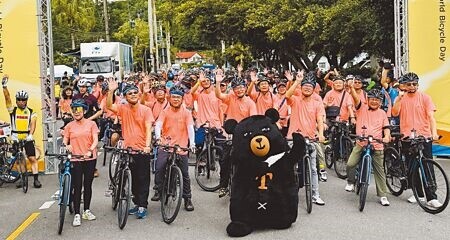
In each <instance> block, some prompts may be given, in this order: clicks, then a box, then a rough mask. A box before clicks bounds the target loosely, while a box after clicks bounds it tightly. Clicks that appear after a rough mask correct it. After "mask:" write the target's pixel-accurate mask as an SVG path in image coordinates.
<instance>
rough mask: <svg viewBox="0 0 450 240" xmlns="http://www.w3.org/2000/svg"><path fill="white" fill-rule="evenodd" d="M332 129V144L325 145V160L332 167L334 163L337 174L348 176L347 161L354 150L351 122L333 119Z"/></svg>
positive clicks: (340, 176)
mask: <svg viewBox="0 0 450 240" xmlns="http://www.w3.org/2000/svg"><path fill="white" fill-rule="evenodd" d="M331 124H332V130H331V131H330V133H329V138H328V139H330V143H331V145H330V144H328V145H325V151H324V152H325V162H326V165H327V167H328V168H330V169H331V167H333V165H334V171H335V172H336V175H337V176H338V177H339V178H341V179H345V178H347V161H348V157H349V156H350V153H351V152H352V149H353V146H354V143H353V141H352V139H351V138H350V137H349V134H350V127H351V125H350V123H348V122H339V121H335V120H331Z"/></svg>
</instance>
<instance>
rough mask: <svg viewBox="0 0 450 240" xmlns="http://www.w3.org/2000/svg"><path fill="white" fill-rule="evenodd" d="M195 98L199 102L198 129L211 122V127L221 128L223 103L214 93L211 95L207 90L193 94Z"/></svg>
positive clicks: (211, 92)
mask: <svg viewBox="0 0 450 240" xmlns="http://www.w3.org/2000/svg"><path fill="white" fill-rule="evenodd" d="M212 90H213V89H212ZM193 97H194V100H196V101H197V106H198V111H197V125H198V126H197V127H199V126H200V125H202V124H204V123H205V122H206V121H209V124H210V127H216V128H221V127H222V121H221V116H220V115H221V114H222V111H221V109H220V105H221V101H220V100H219V99H218V98H217V97H216V95H215V94H214V91H210V92H209V93H207V92H206V90H201V91H197V92H196V93H194V94H193Z"/></svg>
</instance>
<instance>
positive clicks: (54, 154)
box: [45, 152, 85, 159]
mask: <svg viewBox="0 0 450 240" xmlns="http://www.w3.org/2000/svg"><path fill="white" fill-rule="evenodd" d="M45 156H48V157H67V158H76V159H85V157H84V155H75V154H71V153H48V152H45Z"/></svg>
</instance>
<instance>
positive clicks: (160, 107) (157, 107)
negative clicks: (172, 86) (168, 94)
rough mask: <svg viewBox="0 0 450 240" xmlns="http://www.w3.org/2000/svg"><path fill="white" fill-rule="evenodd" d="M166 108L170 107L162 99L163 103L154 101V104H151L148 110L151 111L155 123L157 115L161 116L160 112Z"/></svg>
mask: <svg viewBox="0 0 450 240" xmlns="http://www.w3.org/2000/svg"><path fill="white" fill-rule="evenodd" d="M168 107H170V104H169V101H167V99H166V98H164V101H163V102H162V103H161V102H159V101H155V102H153V104H151V106H150V108H151V109H152V113H153V117H154V118H155V121H157V120H158V118H159V115H160V114H161V111H162V110H163V109H166V108H168Z"/></svg>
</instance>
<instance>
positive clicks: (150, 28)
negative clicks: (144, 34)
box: [147, 0, 156, 72]
mask: <svg viewBox="0 0 450 240" xmlns="http://www.w3.org/2000/svg"><path fill="white" fill-rule="evenodd" d="M152 1H153V0H148V13H147V14H148V34H149V38H150V72H156V71H155V63H154V59H155V56H154V55H153V49H154V47H155V40H154V38H153V37H154V36H155V35H154V34H153V3H152Z"/></svg>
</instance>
